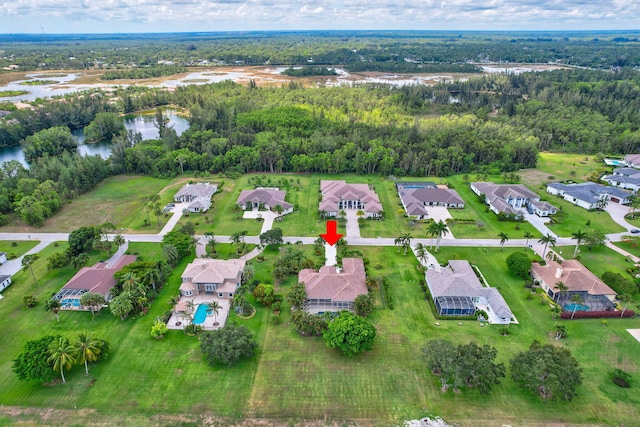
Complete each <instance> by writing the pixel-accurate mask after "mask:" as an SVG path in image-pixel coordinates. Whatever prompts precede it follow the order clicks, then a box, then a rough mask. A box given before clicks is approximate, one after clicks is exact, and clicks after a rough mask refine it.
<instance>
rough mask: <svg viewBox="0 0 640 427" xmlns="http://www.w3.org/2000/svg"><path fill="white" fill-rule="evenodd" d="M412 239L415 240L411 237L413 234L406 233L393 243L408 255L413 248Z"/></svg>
mask: <svg viewBox="0 0 640 427" xmlns="http://www.w3.org/2000/svg"><path fill="white" fill-rule="evenodd" d="M412 239H413V237H412V236H411V234H409V233H405V234H403V235H402V236H400V237H396V239H395V240H394V241H393V243H394V244H395V245H396V246H399V247H401V248H402V250H403V251H404V254H405V255H406V254H407V251H408V250H409V248H410V247H411V240H412Z"/></svg>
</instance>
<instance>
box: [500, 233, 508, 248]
mask: <svg viewBox="0 0 640 427" xmlns="http://www.w3.org/2000/svg"><path fill="white" fill-rule="evenodd" d="M498 237H500V250H502V249H503V248H504V244H505V243H507V240H509V236H507V233H504V232H501V233H498Z"/></svg>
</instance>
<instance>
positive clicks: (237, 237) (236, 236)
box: [229, 232, 242, 252]
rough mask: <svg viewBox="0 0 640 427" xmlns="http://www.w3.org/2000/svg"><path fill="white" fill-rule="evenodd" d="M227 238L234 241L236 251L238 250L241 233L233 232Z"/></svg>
mask: <svg viewBox="0 0 640 427" xmlns="http://www.w3.org/2000/svg"><path fill="white" fill-rule="evenodd" d="M229 239H230V240H231V241H232V242H233V243H235V245H236V251H237V252H240V242H241V241H242V234H240V232H235V233H233V234H232V235H231V237H229Z"/></svg>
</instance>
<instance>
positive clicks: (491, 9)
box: [0, 0, 640, 33]
mask: <svg viewBox="0 0 640 427" xmlns="http://www.w3.org/2000/svg"><path fill="white" fill-rule="evenodd" d="M41 27H42V28H41ZM638 28H640V0H608V1H604V0H480V1H477V0H0V33H40V32H42V31H43V30H44V32H46V33H118V32H161V31H166V32H172V31H235V30H239V31H250V30H322V29H327V30H331V29H336V30H342V29H353V30H360V29H371V30H624V29H638Z"/></svg>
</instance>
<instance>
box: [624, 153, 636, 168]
mask: <svg viewBox="0 0 640 427" xmlns="http://www.w3.org/2000/svg"><path fill="white" fill-rule="evenodd" d="M624 162H625V163H626V164H627V166H630V167H632V168H637V169H640V154H627V155H626V156H624Z"/></svg>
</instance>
